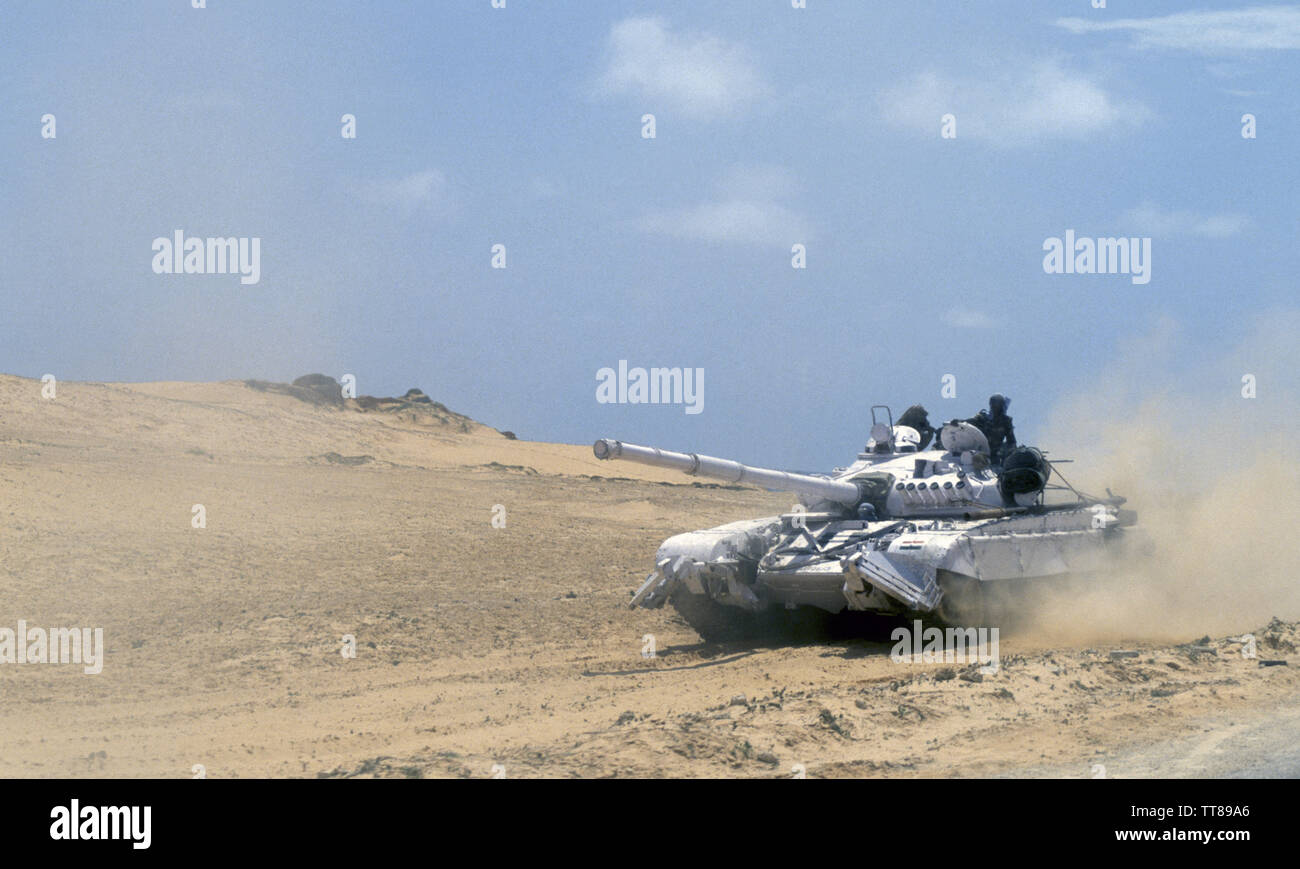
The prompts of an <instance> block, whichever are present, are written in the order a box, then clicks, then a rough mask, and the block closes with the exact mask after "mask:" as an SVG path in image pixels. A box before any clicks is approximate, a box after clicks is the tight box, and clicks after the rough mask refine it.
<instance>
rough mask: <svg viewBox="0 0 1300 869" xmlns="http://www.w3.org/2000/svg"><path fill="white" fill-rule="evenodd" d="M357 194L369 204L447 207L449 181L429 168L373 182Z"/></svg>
mask: <svg viewBox="0 0 1300 869" xmlns="http://www.w3.org/2000/svg"><path fill="white" fill-rule="evenodd" d="M357 194H358V195H359V196H360V197H361V198H362V199H365V200H367V201H368V202H373V203H376V204H378V205H390V206H395V207H397V208H404V209H412V208H417V207H419V206H421V205H445V204H446V196H447V178H446V176H444V175H443V174H442V173H441V172H439V171H438V170H437V169H426V170H424V171H423V172H416V173H414V174H412V175H406V176H404V177H402V178H390V179H383V180H379V181H371V182H369V183H366V184H363V185H361V186H360V187H359V188H358V190H357Z"/></svg>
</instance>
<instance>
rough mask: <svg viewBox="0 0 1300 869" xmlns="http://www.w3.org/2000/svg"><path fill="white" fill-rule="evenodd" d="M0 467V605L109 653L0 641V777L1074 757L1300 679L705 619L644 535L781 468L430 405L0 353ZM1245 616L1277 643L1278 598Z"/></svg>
mask: <svg viewBox="0 0 1300 869" xmlns="http://www.w3.org/2000/svg"><path fill="white" fill-rule="evenodd" d="M434 398H436V396H435V397H434ZM449 413H450V412H449ZM448 420H450V421H448ZM593 434H598V433H596V432H593ZM599 434H603V433H599ZM0 484H2V485H0V517H3V520H4V521H3V522H0V599H2V600H3V607H2V608H0V627H4V626H10V627H14V626H16V625H17V623H18V621H19V620H20V619H22V620H25V621H26V622H27V623H28V624H29V625H41V626H49V627H54V626H88V627H99V628H102V629H103V635H104V642H105V645H106V648H107V651H106V654H105V656H104V661H103V669H102V672H100V673H98V674H94V675H88V674H85V673H84V672H83V671H82V668H81V667H80V666H77V665H71V664H58V665H55V664H2V665H0V690H3V692H4V696H5V698H6V703H5V704H4V705H3V707H0V775H11V776H13V775H18V776H55V775H60V776H66V775H103V776H143V775H153V776H168V777H171V776H175V777H187V776H190V775H193V774H194V772H193V770H194V768H195V765H201V767H202V768H203V770H204V771H205V773H206V774H207V775H208V776H211V777H237V776H242V777H247V776H325V777H330V776H354V775H392V776H417V775H429V776H433V775H447V776H474V777H477V776H483V777H486V776H488V775H491V774H492V769H493V767H494V765H495V766H497V767H499V768H503V769H504V771H505V774H506V775H509V776H515V775H520V776H522V775H536V776H575V775H581V776H609V775H684V776H714V775H727V776H730V775H749V776H773V775H790V774H792V770H793V769H794V767H795V765H796V764H797V765H800V766H801V767H802V768H804V769H806V771H807V774H808V775H810V776H816V775H971V774H998V773H1005V772H1008V771H1010V772H1014V771H1016V770H1020V769H1030V768H1038V767H1042V768H1047V767H1048V766H1049V765H1050V767H1051V768H1052V769H1054V770H1062V769H1065V770H1075V769H1077V770H1078V774H1079V775H1080V776H1086V775H1088V774H1090V772H1089V770H1090V768H1091V765H1092V764H1093V763H1096V762H1104V758H1105V757H1107V756H1108V755H1109V754H1110V753H1113V752H1119V751H1121V749H1124V750H1131V749H1132V747H1133V746H1135V745H1138V746H1140V745H1141V744H1143V740H1146V739H1151V738H1154V737H1155V736H1157V735H1159V736H1161V737H1166V738H1167V737H1169V736H1171V735H1176V734H1178V733H1180V732H1192V731H1195V730H1196V728H1197V727H1198V722H1199V721H1200V720H1201V718H1202V717H1203V716H1207V715H1212V714H1215V715H1222V714H1233V715H1238V716H1243V717H1245V716H1251V715H1263V714H1267V713H1268V712H1269V711H1270V710H1272V709H1273V708H1275V707H1276V706H1277V705H1279V704H1283V703H1288V702H1293V701H1294V696H1295V692H1296V689H1297V678H1296V676H1294V675H1293V670H1294V669H1295V668H1293V667H1274V668H1261V667H1259V666H1258V664H1257V662H1256V661H1251V660H1246V659H1244V658H1242V656H1241V655H1240V653H1239V646H1238V645H1235V644H1233V643H1231V642H1229V641H1228V640H1227V639H1226V638H1224V637H1219V638H1215V639H1213V640H1212V641H1211V643H1210V645H1212V646H1213V647H1214V650H1215V651H1214V652H1213V653H1206V652H1204V651H1200V652H1197V651H1194V650H1191V649H1192V647H1185V646H1178V645H1172V646H1171V645H1159V646H1157V645H1152V644H1141V643H1136V642H1135V643H1134V644H1133V647H1134V648H1138V649H1140V651H1141V654H1140V656H1139V657H1136V658H1126V659H1119V660H1112V659H1111V658H1110V657H1109V656H1108V654H1107V650H1106V649H1104V648H1092V649H1083V648H1062V647H1056V646H1054V645H1053V644H1052V643H1051V641H1050V639H1047V640H1045V639H1044V638H1042V637H1041V636H1040V637H1037V638H1034V639H1030V638H1029V637H1026V638H1024V639H1022V640H1016V639H1015V638H1014V637H1013V638H1009V639H1006V640H1004V641H1003V648H1002V652H1003V655H1004V656H1006V659H1007V660H1006V666H1005V667H1004V670H1003V672H1002V673H1001V674H1000V675H999V676H997V677H988V678H985V679H983V680H982V681H976V680H973V679H970V678H961V677H960V674H959V673H956V672H954V673H951V674H950V673H947V672H945V670H946V669H948V668H945V667H942V666H935V665H898V664H895V663H893V662H891V661H890V659H889V657H888V655H887V652H888V650H889V647H890V643H889V642H888V640H887V639H886V638H887V636H888V626H887V625H885V626H881V625H875V626H874V627H873V626H866V627H865V628H864V629H863V630H864V631H865V633H863V634H862V635H859V636H852V635H849V636H844V635H825V634H813V635H799V634H783V635H775V636H772V637H769V638H767V639H765V640H764V641H762V642H757V643H749V644H733V645H727V646H718V645H706V644H703V643H701V642H700V640H699V638H698V636H696V635H695V633H694V632H693V631H692V630H691V629H690V628H688V627H687V626H686V625H685V624H684V623H683V622H681V621H680V619H678V618H677V617H676V616H675V615H674V614H673V613H672V612H671V611H660V612H645V611H636V612H633V611H630V610H628V609H627V607H626V605H625V604H626V601H627V598H628V595H629V593H630V591H631V590H632V589H633V588H634V587H635V585H636V584H637V583H638V582H639V581H640V579H641V578H643V576H644V574H645V572H646V571H647V570H648V568H649V566H650V560H651V557H652V555H653V553H654V550H655V548H656V547H657V545H658V544H659V542H660V541H661V540H662V539H663V538H665V537H667V536H668V535H670V534H673V533H676V532H679V531H682V530H688V529H691V528H697V527H707V526H710V525H715V524H720V523H722V522H726V521H731V520H735V519H740V518H744V517H747V516H756V515H765V514H770V513H773V512H777V511H779V510H783V509H786V508H788V507H789V504H790V499H789V497H788V496H785V495H776V494H772V493H768V492H763V491H758V490H752V489H731V488H722V487H714V486H700V485H694V484H692V483H691V482H690V481H688V480H684V479H683V478H680V477H678V476H677V475H674V474H667V473H660V472H657V471H655V470H654V469H650V468H642V467H638V466H635V465H627V464H620V465H617V466H612V465H608V464H602V463H599V462H597V461H596V460H595V458H594V457H593V456H592V454H591V449H590V447H589V446H587V445H576V446H575V445H564V444H546V443H531V442H526V441H517V440H509V439H507V438H505V437H503V436H502V435H501V434H500V433H498V432H496V431H494V430H492V429H490V428H488V427H486V426H481V425H478V424H477V423H473V422H472V421H470V422H465V421H463V420H460V419H459V418H458V417H455V416H454V415H449V414H441V413H432V412H424V411H421V410H420V409H416V410H411V411H407V410H402V411H398V412H389V413H378V412H362V411H361V410H359V409H356V408H352V407H347V408H344V409H336V408H331V407H321V406H313V405H311V404H308V403H306V402H303V401H300V400H298V399H296V398H293V397H290V396H288V395H282V394H276V393H272V392H266V391H259V390H257V389H253V388H250V387H249V386H247V385H246V384H244V383H241V382H225V383H200V384H193V383H150V384H111V383H107V384H96V383H71V382H69V383H60V384H58V392H57V397H56V398H54V399H43V398H42V397H41V383H40V382H39V381H34V380H29V379H23V378H18V377H11V376H3V377H0ZM196 504H201V505H203V508H204V511H205V518H206V527H202V528H196V527H193V524H192V520H193V507H194V505H196ZM498 505H499V506H498ZM500 508H504V510H505V516H506V525H505V527H504V528H497V527H494V526H493V523H492V519H493V517H494V515H497V514H498V513H499V510H500ZM1250 629H1256V630H1257V631H1258V632H1259V634H1260V637H1261V642H1262V643H1265V644H1266V648H1265V649H1264V653H1265V654H1266V656H1267V655H1272V656H1275V657H1283V658H1285V657H1286V656H1288V655H1291V654H1293V653H1294V644H1295V642H1297V637H1296V631H1295V626H1293V625H1287V624H1281V623H1278V624H1275V625H1274V626H1273V627H1272V628H1271V629H1267V630H1266V629H1265V626H1263V625H1245V624H1244V625H1241V626H1240V630H1241V631H1246V630H1250ZM647 634H652V635H653V636H654V638H655V643H656V646H657V656H656V657H654V658H646V657H643V655H642V651H643V649H644V646H645V640H644V638H645V635H647ZM345 635H351V636H353V637H355V640H356V648H357V655H356V657H355V658H346V657H344V656H343V655H342V654H340V651H341V649H342V647H343V642H344V640H343V638H344V636H345ZM1197 639H1199V638H1195V637H1187V638H1186V640H1187V641H1189V642H1190V641H1192V640H1197ZM1268 643H1271V645H1267V644H1268ZM967 675H968V676H969V674H967ZM738 695H744V696H743V699H741V698H740V697H739V696H738ZM1124 756H1128V755H1124ZM1099 759H1102V760H1101V761H1099ZM1057 774H1061V773H1057ZM1111 774H1123V770H1122V769H1115V770H1112V771H1111Z"/></svg>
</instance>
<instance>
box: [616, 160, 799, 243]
mask: <svg viewBox="0 0 1300 869" xmlns="http://www.w3.org/2000/svg"><path fill="white" fill-rule="evenodd" d="M714 187H715V193H714V197H713V198H712V199H710V200H707V201H704V202H700V203H698V204H696V205H692V206H689V207H687V208H682V209H677V210H673V211H663V212H657V213H655V214H651V215H649V216H647V217H644V218H642V219H641V221H640V225H641V228H642V229H643V230H645V231H646V232H653V233H658V234H661V235H670V236H673V237H675V238H684V239H691V240H695V241H709V242H724V243H732V244H779V245H786V246H788V245H793V244H795V243H796V242H806V241H807V240H808V239H809V237H810V232H811V228H810V227H809V225H808V221H807V220H806V219H805V218H804V216H803V215H801V214H799V213H798V212H797V211H795V210H793V209H791V208H790V207H788V206H787V205H784V204H782V201H781V200H784V199H786V198H788V197H789V196H790V195H791V194H793V193H794V192H795V190H796V189H797V184H796V183H795V181H794V179H793V178H792V177H791V176H790V175H789V173H787V172H786V171H785V170H783V169H781V168H779V167H775V166H734V167H732V168H731V169H729V170H728V171H727V172H726V173H725V174H724V175H723V177H722V178H721V179H719V181H718V182H717V183H716V184H715V185H714Z"/></svg>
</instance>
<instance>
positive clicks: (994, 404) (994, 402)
mask: <svg viewBox="0 0 1300 869" xmlns="http://www.w3.org/2000/svg"><path fill="white" fill-rule="evenodd" d="M1010 404H1011V399H1009V398H1007V397H1006V396H1005V395H1003V394H1002V393H1000V392H995V393H993V394H992V395H990V396H989V410H991V411H993V413H994V414H999V413H1006V412H1007V407H1008V405H1010Z"/></svg>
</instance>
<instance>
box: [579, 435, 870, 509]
mask: <svg viewBox="0 0 1300 869" xmlns="http://www.w3.org/2000/svg"><path fill="white" fill-rule="evenodd" d="M592 450H593V452H595V454H596V458H598V459H602V460H609V459H624V460H625V461H630V462H638V463H640V464H642V465H651V466H653V467H656V468H671V469H672V470H675V471H681V472H682V473H683V474H689V475H691V476H698V477H709V478H711V479H714V480H724V481H726V482H728V483H749V484H751V485H754V486H762V487H763V488H765V489H775V490H777V491H779V492H794V493H796V494H800V495H812V496H814V497H817V498H822V499H825V500H828V501H834V502H836V503H838V504H843V505H844V506H846V507H853V506H855V505H856V504H857V503H858V502H859V501H861V500H862V494H861V491H860V490H859V489H858V486H857V484H856V483H848V482H844V481H842V480H828V479H825V478H824V477H813V476H810V475H808V474H792V473H790V472H789V471H774V470H772V469H770V468H753V467H750V466H749V465H742V464H741V463H740V462H735V461H732V460H730V459H718V458H714V457H713V456H701V455H699V454H697V453H675V452H673V451H671V450H661V449H657V448H655V447H643V446H638V445H637V444H625V443H623V442H622V441H616V440H614V439H613V438H601V439H600V440H598V441H596V443H595V444H594V445H593V446H592Z"/></svg>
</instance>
